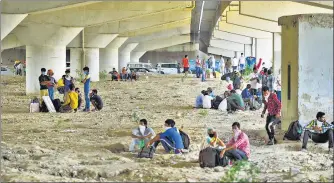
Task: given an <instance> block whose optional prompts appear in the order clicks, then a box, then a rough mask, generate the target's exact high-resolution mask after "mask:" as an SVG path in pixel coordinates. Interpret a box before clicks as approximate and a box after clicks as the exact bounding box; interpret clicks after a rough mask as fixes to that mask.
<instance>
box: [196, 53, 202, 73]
mask: <svg viewBox="0 0 334 183" xmlns="http://www.w3.org/2000/svg"><path fill="white" fill-rule="evenodd" d="M200 76H201V60H200V59H199V56H198V55H197V58H196V77H197V78H199V77H200Z"/></svg>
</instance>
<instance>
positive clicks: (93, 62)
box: [85, 48, 100, 81]
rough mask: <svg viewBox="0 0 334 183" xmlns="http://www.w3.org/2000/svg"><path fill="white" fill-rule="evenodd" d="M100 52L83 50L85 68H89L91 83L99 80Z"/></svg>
mask: <svg viewBox="0 0 334 183" xmlns="http://www.w3.org/2000/svg"><path fill="white" fill-rule="evenodd" d="M99 56H100V52H99V48H86V49H85V58H86V66H87V67H89V74H90V77H91V81H99V80H100V76H99V75H100V70H99V69H100V67H99V66H100V58H99Z"/></svg>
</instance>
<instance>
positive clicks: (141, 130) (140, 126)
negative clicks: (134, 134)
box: [139, 125, 146, 135]
mask: <svg viewBox="0 0 334 183" xmlns="http://www.w3.org/2000/svg"><path fill="white" fill-rule="evenodd" d="M145 129H146V126H143V125H139V130H140V133H141V134H143V135H144V133H145Z"/></svg>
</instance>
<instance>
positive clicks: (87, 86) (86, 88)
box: [81, 67, 90, 112]
mask: <svg viewBox="0 0 334 183" xmlns="http://www.w3.org/2000/svg"><path fill="white" fill-rule="evenodd" d="M82 70H83V71H84V74H85V79H84V80H83V81H81V82H82V83H83V84H84V92H85V103H86V106H85V109H84V112H89V111H90V99H89V90H90V75H89V68H88V67H84V68H83V69H82Z"/></svg>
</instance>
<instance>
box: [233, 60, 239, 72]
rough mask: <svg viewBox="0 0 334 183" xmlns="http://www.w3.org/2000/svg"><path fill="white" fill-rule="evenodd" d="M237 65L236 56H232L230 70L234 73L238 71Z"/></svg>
mask: <svg viewBox="0 0 334 183" xmlns="http://www.w3.org/2000/svg"><path fill="white" fill-rule="evenodd" d="M238 65H239V61H238V59H237V57H236V56H234V58H233V60H232V68H233V72H234V71H238Z"/></svg>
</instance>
